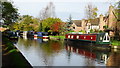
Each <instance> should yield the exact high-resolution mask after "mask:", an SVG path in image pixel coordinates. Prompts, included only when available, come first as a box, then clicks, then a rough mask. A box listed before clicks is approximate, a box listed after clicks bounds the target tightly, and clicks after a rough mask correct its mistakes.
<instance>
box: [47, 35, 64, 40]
mask: <svg viewBox="0 0 120 68" xmlns="http://www.w3.org/2000/svg"><path fill="white" fill-rule="evenodd" d="M49 37H54V38H59V39H65V36H49Z"/></svg>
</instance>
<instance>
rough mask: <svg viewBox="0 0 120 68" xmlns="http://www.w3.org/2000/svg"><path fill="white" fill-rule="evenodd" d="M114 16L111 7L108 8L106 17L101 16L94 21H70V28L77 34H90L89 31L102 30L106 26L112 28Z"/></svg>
mask: <svg viewBox="0 0 120 68" xmlns="http://www.w3.org/2000/svg"><path fill="white" fill-rule="evenodd" d="M114 22H116V20H115V15H114V9H113V6H110V7H109V13H108V16H103V15H102V14H101V15H100V16H99V17H98V18H95V19H90V20H85V19H82V20H72V23H73V24H72V26H71V28H72V29H73V30H74V31H75V32H79V31H81V30H85V31H86V32H87V33H88V32H90V30H91V29H93V30H95V29H96V30H102V31H103V30H104V26H108V28H114V26H113V25H115V23H114Z"/></svg>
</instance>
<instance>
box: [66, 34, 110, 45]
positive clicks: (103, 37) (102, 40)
mask: <svg viewBox="0 0 120 68" xmlns="http://www.w3.org/2000/svg"><path fill="white" fill-rule="evenodd" d="M65 38H66V40H78V41H84V42H92V43H95V44H110V36H109V35H108V33H95V34H78V33H68V34H66V35H65Z"/></svg>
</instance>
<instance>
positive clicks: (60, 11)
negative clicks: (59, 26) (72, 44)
mask: <svg viewBox="0 0 120 68" xmlns="http://www.w3.org/2000/svg"><path fill="white" fill-rule="evenodd" d="M11 1H12V2H13V4H14V6H15V7H16V8H18V12H19V13H20V15H31V16H34V17H39V13H40V11H41V10H42V9H43V8H45V7H46V6H47V4H48V3H49V2H53V4H54V5H55V15H56V17H57V18H60V19H62V20H63V21H67V19H68V18H69V15H70V14H71V16H72V19H73V20H81V19H85V6H86V5H87V4H88V3H92V4H93V5H94V6H96V7H97V8H98V10H99V11H98V12H97V13H98V15H100V14H103V15H104V14H105V13H107V11H108V8H109V6H110V4H114V2H117V1H118V0H11Z"/></svg>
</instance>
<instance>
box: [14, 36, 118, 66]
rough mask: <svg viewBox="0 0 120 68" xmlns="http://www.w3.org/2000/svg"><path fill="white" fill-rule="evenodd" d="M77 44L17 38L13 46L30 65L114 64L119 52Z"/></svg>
mask: <svg viewBox="0 0 120 68" xmlns="http://www.w3.org/2000/svg"><path fill="white" fill-rule="evenodd" d="M79 44H80V43H77V44H76V43H74V42H66V41H65V43H64V41H53V40H43V39H31V38H29V39H26V38H19V40H18V42H17V43H16V44H15V46H16V47H17V48H18V49H19V50H20V52H21V53H22V54H23V55H24V57H25V58H26V59H27V60H28V62H29V63H30V64H31V65H32V66H106V65H107V66H113V65H114V66H115V64H116V63H117V62H118V61H117V60H118V58H120V54H118V53H114V52H110V50H97V49H96V48H92V47H82V46H85V45H82V46H81V47H80V45H79ZM119 63H120V62H118V64H119ZM118 64H116V65H118Z"/></svg>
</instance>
